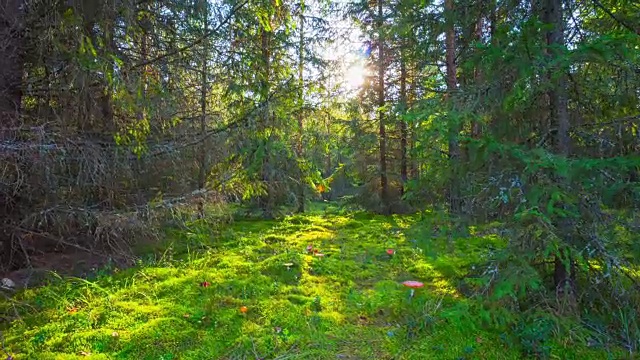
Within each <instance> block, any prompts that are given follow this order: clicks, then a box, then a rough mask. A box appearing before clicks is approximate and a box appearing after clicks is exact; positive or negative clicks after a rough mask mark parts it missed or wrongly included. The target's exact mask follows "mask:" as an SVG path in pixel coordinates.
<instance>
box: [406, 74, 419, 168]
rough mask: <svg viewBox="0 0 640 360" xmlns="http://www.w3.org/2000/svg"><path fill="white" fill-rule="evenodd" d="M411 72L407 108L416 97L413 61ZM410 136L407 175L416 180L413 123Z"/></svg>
mask: <svg viewBox="0 0 640 360" xmlns="http://www.w3.org/2000/svg"><path fill="white" fill-rule="evenodd" d="M410 65H411V66H410V68H411V72H410V74H408V77H409V91H408V94H407V108H409V109H410V108H411V107H412V106H413V103H414V101H415V99H416V86H417V78H418V76H417V70H416V67H417V64H416V62H415V61H413V62H412V63H411V64H410ZM409 132H410V137H411V141H410V143H409V154H410V158H411V161H409V176H410V177H411V179H413V180H418V178H419V177H420V171H419V169H420V166H419V165H418V156H417V154H416V153H415V152H416V143H417V142H418V137H417V134H416V130H415V125H412V126H411V128H410V131H409Z"/></svg>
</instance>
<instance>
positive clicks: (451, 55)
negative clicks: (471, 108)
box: [444, 0, 461, 215]
mask: <svg viewBox="0 0 640 360" xmlns="http://www.w3.org/2000/svg"><path fill="white" fill-rule="evenodd" d="M444 10H445V17H446V24H447V25H446V33H445V42H446V64H447V98H448V99H449V101H450V102H451V103H452V106H453V105H454V104H453V102H454V101H455V99H454V98H453V95H454V93H455V91H456V90H457V88H458V85H457V78H456V73H457V69H456V39H455V36H456V32H455V27H454V20H453V15H454V8H453V0H445V1H444ZM449 121H450V124H449V162H450V166H451V169H452V176H451V188H450V192H449V212H450V213H451V214H452V215H457V214H460V212H461V202H460V184H459V179H458V176H457V170H456V169H457V168H458V167H459V164H458V161H459V160H460V144H459V142H458V133H459V126H458V124H457V123H456V121H455V120H453V119H450V120H449Z"/></svg>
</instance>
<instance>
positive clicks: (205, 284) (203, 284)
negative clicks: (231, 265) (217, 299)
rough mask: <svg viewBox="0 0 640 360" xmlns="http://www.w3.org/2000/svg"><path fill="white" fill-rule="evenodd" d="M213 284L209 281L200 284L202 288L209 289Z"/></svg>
mask: <svg viewBox="0 0 640 360" xmlns="http://www.w3.org/2000/svg"><path fill="white" fill-rule="evenodd" d="M210 285H211V284H210V283H209V282H208V281H203V282H201V283H200V286H202V287H209V286H210Z"/></svg>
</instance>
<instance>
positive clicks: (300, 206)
mask: <svg viewBox="0 0 640 360" xmlns="http://www.w3.org/2000/svg"><path fill="white" fill-rule="evenodd" d="M298 53H299V54H298V55H299V60H298V87H299V89H298V91H299V93H298V101H299V103H298V139H297V144H296V145H297V147H296V150H297V151H296V152H297V156H298V171H299V178H298V181H299V183H298V212H300V213H303V212H304V202H305V198H304V184H305V182H304V179H303V178H304V171H303V169H302V161H303V152H302V151H303V150H302V132H303V120H304V119H303V105H304V77H303V72H304V1H303V2H301V4H300V44H299V45H298Z"/></svg>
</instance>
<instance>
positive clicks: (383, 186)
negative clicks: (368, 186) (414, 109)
mask: <svg viewBox="0 0 640 360" xmlns="http://www.w3.org/2000/svg"><path fill="white" fill-rule="evenodd" d="M383 16H384V13H383V11H382V0H378V24H377V26H378V120H379V122H380V132H379V138H380V139H379V140H380V199H381V200H382V212H383V213H384V214H387V213H389V210H390V208H389V189H388V187H389V186H388V183H387V133H386V129H385V118H384V102H385V101H384V70H385V69H384V36H383V29H382V25H383Z"/></svg>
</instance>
